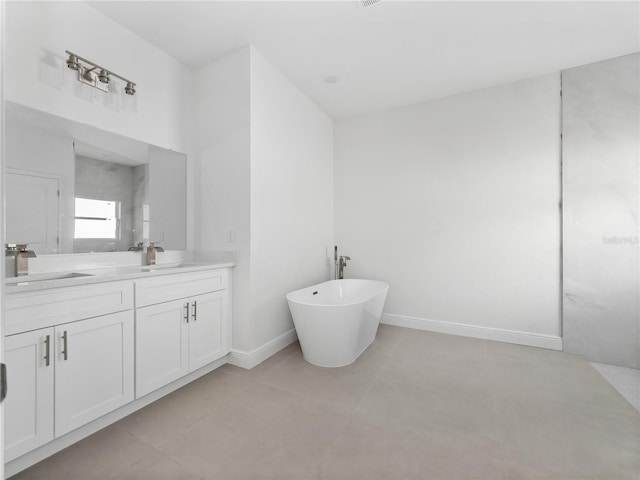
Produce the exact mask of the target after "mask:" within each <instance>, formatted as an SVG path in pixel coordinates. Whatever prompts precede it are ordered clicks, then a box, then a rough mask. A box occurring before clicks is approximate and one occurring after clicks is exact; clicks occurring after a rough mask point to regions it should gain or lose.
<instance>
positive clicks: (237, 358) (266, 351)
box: [227, 328, 298, 369]
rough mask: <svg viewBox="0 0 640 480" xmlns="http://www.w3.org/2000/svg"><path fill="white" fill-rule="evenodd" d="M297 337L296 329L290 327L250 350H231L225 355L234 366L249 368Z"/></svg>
mask: <svg viewBox="0 0 640 480" xmlns="http://www.w3.org/2000/svg"><path fill="white" fill-rule="evenodd" d="M297 339H298V335H297V334H296V330H295V328H292V329H291V330H289V331H288V332H285V333H283V334H282V335H280V336H279V337H277V338H274V339H273V340H271V341H270V342H267V343H265V344H263V345H261V346H259V347H258V348H256V349H254V350H251V351H250V352H247V351H245V350H231V353H230V354H229V355H228V356H227V362H228V363H230V364H231V365H235V366H236V367H241V368H246V369H250V368H253V367H255V366H256V365H258V364H260V363H262V362H263V361H265V360H266V359H267V358H269V357H270V356H271V355H273V354H275V353H277V352H279V351H280V350H282V349H283V348H285V347H286V346H287V345H289V344H291V343H293V342H295V341H296V340H297Z"/></svg>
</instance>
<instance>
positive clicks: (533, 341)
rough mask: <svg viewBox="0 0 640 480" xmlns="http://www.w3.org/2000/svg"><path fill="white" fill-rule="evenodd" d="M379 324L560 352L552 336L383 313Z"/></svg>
mask: <svg viewBox="0 0 640 480" xmlns="http://www.w3.org/2000/svg"><path fill="white" fill-rule="evenodd" d="M380 322H381V323H384V324H386V325H395V326H396V327H405V328H413V329H415V330H427V331H429V332H437V333H446V334H449V335H459V336H461V337H472V338H481V339H483V340H494V341H497V342H505V343H515V344H517V345H527V346H529V347H539V348H548V349H550V350H562V337H557V336H554V335H541V334H538V333H527V332H518V331H515V330H504V329H500V328H492V327H480V326H477V325H468V324H465V323H454V322H444V321H442V320H428V319H426V318H417V317H407V316H404V315H393V314H390V313H383V314H382V319H381V320H380Z"/></svg>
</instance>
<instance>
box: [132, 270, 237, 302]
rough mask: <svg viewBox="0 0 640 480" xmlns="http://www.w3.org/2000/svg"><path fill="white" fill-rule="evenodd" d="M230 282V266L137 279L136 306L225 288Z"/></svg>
mask: <svg viewBox="0 0 640 480" xmlns="http://www.w3.org/2000/svg"><path fill="white" fill-rule="evenodd" d="M228 284H229V269H228V268H221V269H216V270H204V271H197V272H190V273H178V274H172V275H160V276H157V277H153V278H144V279H141V280H136V281H135V285H136V307H144V306H147V305H154V304H156V303H162V302H169V301H171V300H178V299H180V298H186V297H192V296H194V295H200V294H203V293H208V292H216V291H218V290H225V289H227V288H228Z"/></svg>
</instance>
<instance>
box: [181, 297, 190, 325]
mask: <svg viewBox="0 0 640 480" xmlns="http://www.w3.org/2000/svg"><path fill="white" fill-rule="evenodd" d="M182 308H184V320H185V321H186V322H187V323H189V302H187V303H185V304H184V306H183V307H182Z"/></svg>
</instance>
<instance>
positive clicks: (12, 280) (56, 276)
mask: <svg viewBox="0 0 640 480" xmlns="http://www.w3.org/2000/svg"><path fill="white" fill-rule="evenodd" d="M91 276H92V275H91V274H90V273H80V272H66V273H37V274H34V275H24V276H22V277H8V278H5V283H6V284H8V285H14V284H18V283H30V282H44V281H48V280H62V279H65V278H76V277H91Z"/></svg>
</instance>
